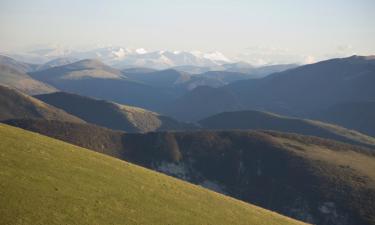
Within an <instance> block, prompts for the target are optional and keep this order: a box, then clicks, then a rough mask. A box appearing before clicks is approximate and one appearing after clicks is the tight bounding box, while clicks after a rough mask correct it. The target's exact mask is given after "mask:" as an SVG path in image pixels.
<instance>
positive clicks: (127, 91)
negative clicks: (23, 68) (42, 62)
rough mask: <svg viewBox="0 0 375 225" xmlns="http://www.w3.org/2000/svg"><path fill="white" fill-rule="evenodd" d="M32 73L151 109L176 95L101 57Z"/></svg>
mask: <svg viewBox="0 0 375 225" xmlns="http://www.w3.org/2000/svg"><path fill="white" fill-rule="evenodd" d="M31 76H32V77H34V78H35V79H38V80H40V81H43V82H46V83H48V84H51V85H53V86H55V87H57V88H59V89H60V90H62V91H66V92H71V93H77V94H81V95H84V96H90V97H95V98H101V99H106V100H110V101H115V102H118V103H123V104H129V105H135V106H139V107H144V108H148V109H160V108H161V107H162V106H161V105H162V104H165V103H166V102H169V101H170V100H171V99H174V98H175V95H174V94H173V93H171V91H170V90H165V89H162V88H157V87H153V86H149V85H145V84H142V83H140V82H137V81H133V80H131V79H128V78H127V77H126V76H125V75H123V74H122V72H121V71H119V70H116V69H113V68H111V67H109V66H107V65H105V64H103V63H101V62H100V61H98V60H82V61H78V62H75V63H73V64H68V65H64V66H59V67H53V68H51V69H47V70H43V71H38V72H34V73H31Z"/></svg>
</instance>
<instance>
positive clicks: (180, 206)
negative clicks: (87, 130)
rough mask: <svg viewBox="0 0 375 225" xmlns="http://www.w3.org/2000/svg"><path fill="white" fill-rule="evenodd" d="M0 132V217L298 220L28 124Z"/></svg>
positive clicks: (29, 220)
mask: <svg viewBox="0 0 375 225" xmlns="http://www.w3.org/2000/svg"><path fill="white" fill-rule="evenodd" d="M0 137H1V141H0V202H2V204H1V206H0V224H50V225H52V224H90V225H91V224H253V225H256V224H278V225H279V224H302V223H300V222H297V221H294V220H291V219H289V218H286V217H283V216H280V215H278V214H275V213H272V212H269V211H266V210H263V209H261V208H258V207H255V206H252V205H249V204H246V203H243V202H240V201H237V200H234V199H232V198H229V197H226V196H223V195H220V194H217V193H214V192H211V191H208V190H205V189H203V188H200V187H197V186H194V185H191V184H188V183H185V182H182V181H179V180H176V179H174V178H171V177H167V176H165V175H162V174H159V173H155V172H152V171H150V170H147V169H144V168H141V167H138V166H135V165H132V164H129V163H126V162H123V161H120V160H116V159H114V158H111V157H107V156H104V155H101V154H98V153H95V152H91V151H88V150H86V149H83V148H79V147H76V146H73V145H70V144H67V143H64V142H61V141H58V140H55V139H51V138H48V137H45V136H41V135H37V134H35V133H32V132H27V131H24V130H21V129H18V128H13V127H10V126H7V125H4V124H0ZM19 140H22V141H19Z"/></svg>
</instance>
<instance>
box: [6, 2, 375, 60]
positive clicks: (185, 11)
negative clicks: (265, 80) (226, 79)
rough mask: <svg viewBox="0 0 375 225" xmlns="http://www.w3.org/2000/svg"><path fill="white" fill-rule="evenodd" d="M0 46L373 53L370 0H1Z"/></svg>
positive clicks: (308, 56) (245, 54)
mask: <svg viewBox="0 0 375 225" xmlns="http://www.w3.org/2000/svg"><path fill="white" fill-rule="evenodd" d="M0 30H1V34H0V51H21V50H23V49H25V48H31V47H37V46H40V47H42V46H48V45H59V46H69V47H73V48H79V47H87V46H95V45H99V46H104V45H114V46H124V47H132V48H139V47H142V48H146V49H149V50H156V49H169V50H201V51H221V52H223V53H224V54H226V55H229V56H231V57H240V58H241V59H247V60H248V61H262V60H263V61H266V62H270V61H275V62H284V61H285V62H288V61H290V62H293V61H297V60H305V61H307V62H308V61H313V60H316V59H321V58H327V57H335V56H344V55H349V54H353V53H356V54H362V55H368V54H375V1H374V0H311V1H307V0H303V1H302V0H294V1H292V0H282V1H280V0H273V1H271V0H268V1H267V0H259V1H251V0H226V1H224V0H215V1H214V0H183V1H179V0H148V1H147V0H133V1H126V0H117V1H116V0H105V1H104V0H64V1H57V0H49V1H48V0H0Z"/></svg>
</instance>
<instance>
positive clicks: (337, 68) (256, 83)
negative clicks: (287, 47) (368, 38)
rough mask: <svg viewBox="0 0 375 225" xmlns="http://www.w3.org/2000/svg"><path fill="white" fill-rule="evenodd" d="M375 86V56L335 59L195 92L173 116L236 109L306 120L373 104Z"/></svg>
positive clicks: (197, 115) (172, 111)
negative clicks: (341, 107) (347, 105)
mask: <svg viewBox="0 0 375 225" xmlns="http://www.w3.org/2000/svg"><path fill="white" fill-rule="evenodd" d="M374 83H375V60H374V59H373V58H372V57H364V56H352V57H349V58H341V59H331V60H326V61H322V62H318V63H315V64H309V65H304V66H300V67H297V68H295V69H290V70H287V71H284V72H280V73H274V74H272V75H270V76H267V77H265V78H262V79H249V80H242V81H238V82H234V83H232V84H229V85H226V86H224V87H221V88H218V89H217V90H215V91H212V90H210V88H207V90H206V91H203V90H202V88H200V89H198V90H192V92H191V93H187V94H186V95H185V96H182V97H180V98H179V99H177V100H176V102H175V107H174V108H173V106H172V108H173V109H170V110H169V114H170V115H173V116H175V117H176V118H180V119H188V120H199V119H202V118H204V117H207V116H209V115H210V114H211V115H212V114H215V113H218V112H224V111H231V110H232V109H233V108H234V109H239V110H241V109H256V110H262V111H270V112H275V113H279V114H283V115H289V116H300V117H306V116H308V115H309V114H310V113H312V112H316V111H319V110H323V109H325V108H327V107H330V106H333V105H335V104H339V103H344V102H350V101H372V100H373V99H375V89H374V88H373V84H374ZM198 93H203V95H202V98H196V99H194V100H193V99H192V98H191V97H190V96H196V95H197V94H198ZM210 93H212V94H210ZM216 93H222V94H224V93H230V94H227V96H226V98H222V96H221V98H222V100H221V101H219V100H218V99H217V96H216ZM229 95H230V96H231V97H230V98H228V96H229ZM202 99H204V101H205V102H207V103H208V104H207V105H206V106H205V107H203V108H201V107H200V106H201V105H202V104H203V101H202ZM228 99H230V100H229V101H228ZM183 105H189V109H190V110H179V109H180V107H181V106H183Z"/></svg>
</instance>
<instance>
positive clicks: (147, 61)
mask: <svg viewBox="0 0 375 225" xmlns="http://www.w3.org/2000/svg"><path fill="white" fill-rule="evenodd" d="M7 55H9V56H10V57H12V58H14V59H16V60H19V61H23V62H28V63H32V64H45V63H47V62H49V61H50V62H51V61H52V62H53V61H54V60H60V58H62V59H68V60H70V61H71V62H72V61H73V60H83V59H97V60H100V61H102V62H104V63H106V64H108V65H110V66H113V67H115V68H118V69H126V68H133V67H144V68H152V69H158V70H164V69H168V68H175V69H176V70H179V71H183V72H188V73H192V74H197V73H203V72H207V71H213V70H214V71H216V70H220V71H222V70H226V71H230V72H241V73H250V72H251V73H253V74H255V73H254V71H256V70H257V67H254V66H252V65H250V64H248V63H246V62H238V61H236V60H233V59H231V58H229V57H227V56H225V55H224V54H223V53H221V52H218V51H213V52H201V51H190V52H189V51H168V50H160V51H147V50H145V49H143V48H138V49H129V48H123V47H103V48H93V49H89V50H73V49H67V48H46V49H39V50H33V51H30V52H26V53H7ZM60 65H61V64H60ZM295 66H297V65H294V64H290V65H283V66H281V67H279V66H278V65H276V67H274V66H265V68H264V69H261V70H260V71H259V72H257V73H260V74H259V76H261V74H264V73H267V74H269V73H272V72H278V71H281V70H285V69H286V68H291V67H295ZM278 67H279V68H278Z"/></svg>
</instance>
